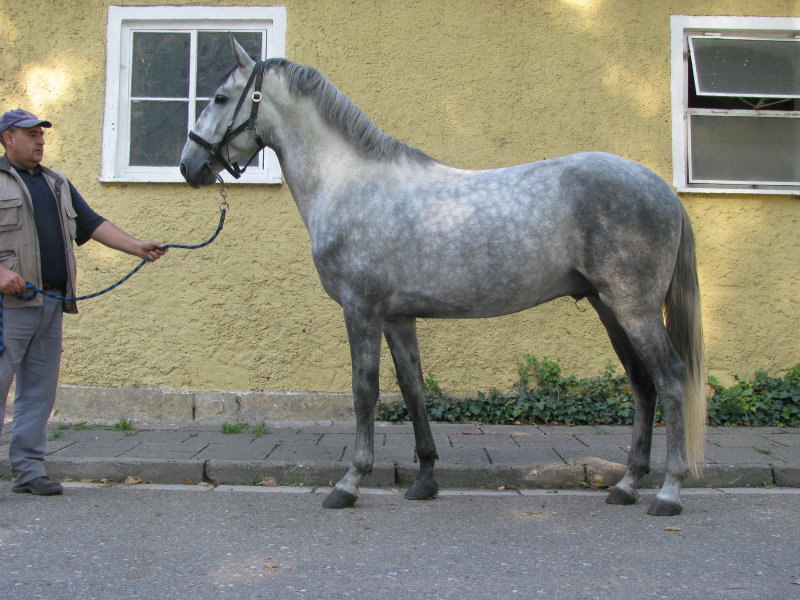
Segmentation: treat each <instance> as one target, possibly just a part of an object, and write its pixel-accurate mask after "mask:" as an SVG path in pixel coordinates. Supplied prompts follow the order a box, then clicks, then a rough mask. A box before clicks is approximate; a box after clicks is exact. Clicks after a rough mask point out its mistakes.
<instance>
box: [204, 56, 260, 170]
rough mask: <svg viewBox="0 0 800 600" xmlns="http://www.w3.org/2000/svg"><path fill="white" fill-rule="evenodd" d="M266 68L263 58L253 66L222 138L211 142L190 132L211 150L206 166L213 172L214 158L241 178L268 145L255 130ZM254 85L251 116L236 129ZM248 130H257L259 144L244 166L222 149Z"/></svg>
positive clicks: (251, 97)
mask: <svg viewBox="0 0 800 600" xmlns="http://www.w3.org/2000/svg"><path fill="white" fill-rule="evenodd" d="M265 69H266V62H265V61H263V60H259V61H257V62H256V63H255V66H254V67H253V72H252V73H250V79H248V80H247V85H245V86H244V90H242V95H241V96H239V102H237V104H236V110H234V111H233V116H232V117H231V122H230V123H229V124H228V127H227V129H226V130H225V133H224V134H223V135H222V138H221V139H220V140H219V141H218V142H216V143H213V144H212V143H211V142H209V141H207V140H205V139H203V138H202V137H200V136H199V135H198V134H196V133H195V132H194V131H190V132H189V139H190V140H192V141H193V142H195V143H197V144H199V145H200V146H202V147H203V148H205V149H206V150H208V151H209V156H208V162H206V167H208V168H209V169H210V170H212V172H213V163H214V160H218V161H219V162H220V164H221V165H222V167H223V168H224V169H225V170H226V171H227V172H228V173H230V174H231V175H233V177H235V178H236V179H239V177H241V176H242V173H244V172H245V170H246V169H247V167H249V166H250V163H252V162H253V160H254V159H255V158H256V156H258V153H259V152H261V150H263V149H264V148H265V147H266V144H265V143H264V141H263V140H262V139H261V136H260V135H259V134H258V132H257V131H255V127H256V121H257V120H258V106H259V103H260V102H261V98H262V94H261V84H262V83H263V81H264V71H265ZM251 85H252V86H253V93H252V94H250V101H251V102H252V104H251V105H250V118H248V119H247V121H245V122H243V123H242V124H241V125H239V126H238V127H236V128H235V129H234V127H233V123H234V121H236V115H238V114H239V110H240V109H241V108H242V105H243V104H244V101H245V99H246V98H247V91H248V90H249V89H250V86H251ZM246 130H252V131H254V132H255V136H256V143H257V144H258V150H256V151H255V152H254V153H253V155H252V156H251V157H250V159H249V160H248V161H247V162H246V163H245V165H244V167H240V166H239V163H238V161H236V162H233V163H232V164H231V162H230V161H228V159H226V158H225V157H224V156H223V155H222V149H223V148H225V147H226V146H227V145H228V144H229V143H230V141H231V140H232V139H234V138H235V137H236V136H238V135H239V134H240V133H242V132H243V131H246Z"/></svg>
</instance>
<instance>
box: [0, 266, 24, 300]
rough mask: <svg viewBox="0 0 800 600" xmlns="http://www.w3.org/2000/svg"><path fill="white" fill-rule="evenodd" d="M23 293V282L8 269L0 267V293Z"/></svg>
mask: <svg viewBox="0 0 800 600" xmlns="http://www.w3.org/2000/svg"><path fill="white" fill-rule="evenodd" d="M24 291H25V280H24V279H23V278H22V277H20V276H19V275H17V274H16V273H15V272H14V271H12V270H11V269H9V268H8V267H4V266H3V265H0V292H2V293H3V294H6V295H9V294H21V293H23V292H24Z"/></svg>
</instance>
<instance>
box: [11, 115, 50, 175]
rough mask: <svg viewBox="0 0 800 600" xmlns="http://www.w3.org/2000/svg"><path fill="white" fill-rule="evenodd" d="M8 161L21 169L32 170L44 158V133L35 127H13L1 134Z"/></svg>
mask: <svg viewBox="0 0 800 600" xmlns="http://www.w3.org/2000/svg"><path fill="white" fill-rule="evenodd" d="M3 140H4V141H5V143H6V155H7V156H8V160H9V161H11V162H12V163H13V164H15V165H16V166H18V167H22V168H23V169H33V168H34V167H35V166H36V165H38V164H39V163H40V162H42V158H43V157H44V131H42V128H41V127H39V126H38V125H37V126H36V127H13V128H12V131H4V132H3Z"/></svg>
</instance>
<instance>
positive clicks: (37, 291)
mask: <svg viewBox="0 0 800 600" xmlns="http://www.w3.org/2000/svg"><path fill="white" fill-rule="evenodd" d="M224 189H225V188H224V187H223V188H222V190H220V193H221V194H222V202H221V203H220V214H219V225H217V229H216V231H215V232H214V234H213V235H212V236H211V237H210V238H208V239H207V240H206V241H205V242H202V243H200V244H193V245H189V244H164V245H163V246H161V248H162V249H166V248H181V249H183V250H197V249H198V248H204V247H205V246H208V245H209V244H210V243H211V242H213V241H214V240H215V239H217V236H218V235H219V233H220V231H222V227H223V226H224V225H225V215H226V214H227V213H228V201H227V199H226V197H225V196H226V195H225V193H224ZM149 262H150V259H149V258H145V259H144V260H142V262H140V263H139V264H138V265H136V266H135V267H134V268H133V269H131V272H130V273H128V274H127V275H125V277H123V278H122V279H120V280H119V281H117V282H116V283H114V284H112V285H110V286H108V287H107V288H105V289H102V290H100V291H99V292H94V293H93V294H86V295H85V296H61V295H59V294H54V293H53V292H48V291H46V290H43V289H41V288H38V287H36V286H35V285H33V284H32V283H30V282H26V283H25V287H26V288H27V289H29V290H30V291H31V292H33V293H32V294H31V295H30V296H22V295H20V294H14V295H15V296H16V297H17V298H19V299H20V300H33V299H34V298H35V297H36V294H42V295H43V296H50V297H51V298H55V299H56V300H67V301H74V302H79V301H81V300H88V299H89V298H97V296H102V295H103V294H107V293H108V292H110V291H111V290H113V289H114V288H116V287H119V286H120V285H122V284H123V283H125V282H126V281H128V279H130V278H131V277H133V276H134V275H135V274H136V273H137V272H138V271H139V269H141V268H142V267H143V266H145V265H146V264H147V263H149ZM3 298H4V296H3V294H0V356H2V355H3V352H4V351H5V349H6V347H5V344H4V343H3Z"/></svg>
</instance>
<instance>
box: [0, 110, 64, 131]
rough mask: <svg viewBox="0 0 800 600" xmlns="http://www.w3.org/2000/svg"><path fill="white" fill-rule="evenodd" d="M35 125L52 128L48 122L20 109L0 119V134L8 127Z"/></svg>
mask: <svg viewBox="0 0 800 600" xmlns="http://www.w3.org/2000/svg"><path fill="white" fill-rule="evenodd" d="M37 125H39V126H41V127H52V126H53V124H52V123H51V122H50V121H45V120H43V119H40V118H39V117H37V116H36V115H35V114H33V113H29V112H28V111H27V110H22V109H21V108H18V109H16V110H10V111H8V112H7V113H3V116H2V117H0V133H3V132H4V131H5V130H6V129H8V128H9V127H36V126H37Z"/></svg>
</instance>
